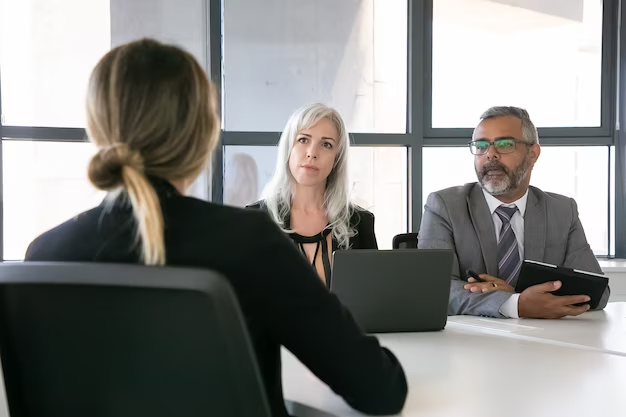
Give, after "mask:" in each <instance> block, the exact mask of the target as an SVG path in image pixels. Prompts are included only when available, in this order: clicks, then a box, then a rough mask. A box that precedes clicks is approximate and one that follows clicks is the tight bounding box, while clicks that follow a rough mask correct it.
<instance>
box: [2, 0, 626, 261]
mask: <svg viewBox="0 0 626 417" xmlns="http://www.w3.org/2000/svg"><path fill="white" fill-rule="evenodd" d="M224 1H225V0H221V1H211V2H204V3H205V6H204V8H205V13H204V21H205V27H206V30H205V34H206V45H205V47H206V52H207V54H206V56H207V57H208V62H206V63H202V64H204V65H205V69H206V70H207V73H208V74H209V75H210V78H211V79H212V80H213V82H214V83H215V85H216V87H217V90H218V92H219V100H218V102H219V110H220V114H222V109H223V108H224V107H223V83H222V76H223V46H224V44H223V33H222V30H223V20H222V13H223V7H224ZM406 1H407V11H408V14H407V19H408V21H407V106H406V111H407V113H406V133H403V134H397V133H394V134H385V133H353V134H351V139H352V143H353V145H354V146H405V147H407V157H408V160H407V167H408V170H407V174H406V175H407V181H408V184H409V186H408V193H409V195H408V196H407V205H408V207H407V213H408V220H407V223H408V224H407V230H409V231H413V232H417V231H418V230H419V226H420V222H421V216H422V207H423V199H422V150H423V148H424V147H429V146H437V147H440V146H466V145H467V142H468V138H469V137H471V133H472V130H471V129H468V128H433V127H432V77H431V71H432V53H433V51H432V48H433V45H432V26H433V1H434V0H406ZM621 2H622V0H604V2H603V15H602V58H601V65H602V67H601V77H602V79H601V99H600V101H601V125H600V126H599V127H550V128H539V135H540V137H541V143H542V146H568V145H569V146H599V145H602V146H611V145H613V146H614V147H615V148H614V152H615V167H614V169H615V182H614V184H611V183H610V182H609V186H610V187H614V191H615V204H614V205H612V204H610V203H609V205H608V206H609V211H611V210H614V213H615V215H614V217H615V225H614V227H615V254H614V256H615V257H618V258H626V133H625V132H624V131H623V130H620V129H617V127H616V126H617V123H618V122H619V125H620V126H626V112H624V111H621V112H619V113H618V109H624V108H626V89H623V88H622V89H620V88H619V87H620V84H619V79H622V80H624V79H626V46H625V47H622V48H621V49H619V48H618V47H619V45H626V10H624V9H625V8H624V7H620V6H622V4H621ZM1 76H2V72H1V63H0V80H1ZM0 114H2V102H1V82H0ZM279 136H280V132H241V131H229V130H222V131H221V135H220V140H219V143H218V146H217V147H216V150H215V152H214V154H213V157H212V161H211V168H212V175H211V181H210V183H209V188H210V189H209V190H208V192H209V195H210V196H211V200H212V201H213V202H216V203H221V202H223V186H224V184H223V180H224V162H225V161H224V146H228V145H257V146H263V145H266V146H273V145H275V144H276V143H277V142H278V138H279ZM0 138H1V139H2V141H1V142H0V261H2V260H4V251H3V244H4V234H3V230H4V228H3V223H4V216H3V204H2V203H3V182H2V177H3V165H2V143H4V141H5V140H33V141H63V142H84V141H86V140H87V136H86V133H85V130H84V129H81V128H62V127H58V128H57V127H45V126H42V127H40V126H5V125H4V124H3V123H2V120H0ZM611 168H612V167H609V170H610V169H611ZM609 178H610V177H609ZM610 214H611V213H609V219H610V218H611V215H610ZM610 227H613V225H610ZM609 231H610V230H609ZM609 235H611V233H609ZM610 243H611V242H609V247H610V246H611V245H610Z"/></svg>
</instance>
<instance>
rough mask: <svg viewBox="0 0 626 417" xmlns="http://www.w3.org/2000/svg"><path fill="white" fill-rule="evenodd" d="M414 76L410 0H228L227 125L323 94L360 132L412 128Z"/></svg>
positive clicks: (258, 119) (263, 118) (250, 127)
mask: <svg viewBox="0 0 626 417" xmlns="http://www.w3.org/2000/svg"><path fill="white" fill-rule="evenodd" d="M259 22H263V24H259ZM406 78H407V0H368V1H336V0H316V1H310V0H258V1H248V0H229V1H226V2H224V118H225V128H226V130H232V131H281V130H282V129H283V127H284V126H285V123H286V121H287V119H288V117H289V115H290V114H291V113H292V112H293V111H294V110H295V109H296V108H298V107H300V106H303V105H305V104H309V103H312V102H323V103H325V104H328V105H330V106H333V107H336V108H337V109H338V110H339V111H340V112H341V114H342V115H343V117H344V118H345V120H346V124H347V125H348V129H349V130H350V131H352V132H366V133H370V132H383V133H404V132H405V131H406V88H407V87H406ZM268 104H269V105H268Z"/></svg>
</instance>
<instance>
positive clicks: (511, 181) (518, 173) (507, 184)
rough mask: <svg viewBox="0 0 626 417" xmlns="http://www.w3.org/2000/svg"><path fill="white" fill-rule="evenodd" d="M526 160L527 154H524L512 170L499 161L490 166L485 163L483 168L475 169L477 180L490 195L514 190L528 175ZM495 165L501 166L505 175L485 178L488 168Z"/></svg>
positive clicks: (527, 159) (527, 160)
mask: <svg viewBox="0 0 626 417" xmlns="http://www.w3.org/2000/svg"><path fill="white" fill-rule="evenodd" d="M528 162H529V158H528V156H526V157H525V158H524V160H523V161H522V163H521V164H519V166H518V167H517V168H516V169H515V170H514V171H513V172H510V171H508V170H507V169H506V168H505V167H504V166H503V165H501V164H499V163H498V164H492V165H491V166H490V165H489V164H487V165H485V166H484V167H483V170H482V171H481V172H478V171H476V176H477V177H478V182H479V183H480V186H481V187H482V188H483V189H484V190H485V191H487V192H488V193H489V194H491V195H492V196H494V197H495V196H499V195H503V194H508V193H510V192H511V191H513V190H516V189H517V188H518V187H519V185H520V183H521V182H522V181H523V180H524V179H526V177H527V176H528V174H529V172H530V169H529V165H530V164H529V163H528ZM496 166H497V167H500V168H503V169H504V174H505V175H504V176H503V177H502V178H498V179H495V178H490V179H487V180H486V179H485V177H487V178H489V177H488V176H487V175H486V173H487V171H488V170H489V169H493V168H494V167H496ZM485 168H487V169H485Z"/></svg>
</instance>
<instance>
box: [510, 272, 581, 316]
mask: <svg viewBox="0 0 626 417" xmlns="http://www.w3.org/2000/svg"><path fill="white" fill-rule="evenodd" d="M561 285H562V284H561V281H551V282H544V283H543V284H538V285H533V286H532V287H528V288H526V289H525V290H524V291H523V292H522V293H521V294H520V296H519V302H518V304H517V310H518V314H519V316H520V317H527V318H535V319H560V318H561V317H565V316H578V315H579V314H582V313H584V312H585V311H587V310H589V304H584V305H582V306H574V305H573V304H578V303H585V302H587V301H589V300H590V298H589V296H587V295H563V296H557V295H552V294H550V292H552V291H556V290H558V289H559V288H561Z"/></svg>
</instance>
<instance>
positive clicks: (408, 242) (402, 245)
mask: <svg viewBox="0 0 626 417" xmlns="http://www.w3.org/2000/svg"><path fill="white" fill-rule="evenodd" d="M391 247H392V248H393V249H416V248H417V233H400V234H399V235H395V236H394V237H393V241H392V243H391Z"/></svg>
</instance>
